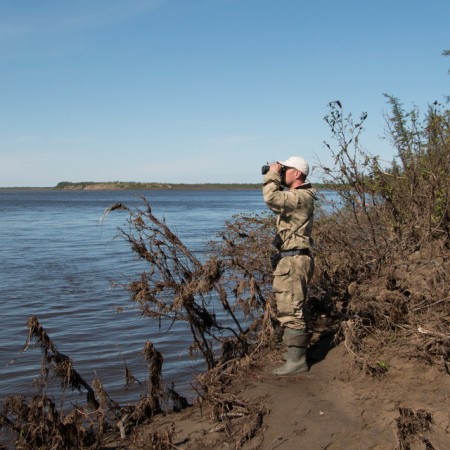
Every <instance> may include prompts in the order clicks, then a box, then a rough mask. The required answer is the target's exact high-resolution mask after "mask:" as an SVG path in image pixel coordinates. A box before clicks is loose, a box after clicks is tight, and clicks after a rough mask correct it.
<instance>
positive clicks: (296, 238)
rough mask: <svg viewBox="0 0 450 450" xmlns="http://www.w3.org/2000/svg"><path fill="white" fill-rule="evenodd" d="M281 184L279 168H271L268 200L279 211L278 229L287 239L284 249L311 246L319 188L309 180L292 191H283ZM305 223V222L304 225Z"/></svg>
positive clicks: (265, 192)
mask: <svg viewBox="0 0 450 450" xmlns="http://www.w3.org/2000/svg"><path fill="white" fill-rule="evenodd" d="M280 185H281V176H280V174H279V173H278V172H274V171H269V172H268V173H267V174H266V175H265V177H264V179H263V195H264V201H265V202H266V204H267V206H268V207H269V208H270V209H271V210H272V211H273V212H274V213H276V214H278V218H277V233H278V235H279V236H280V238H281V241H282V242H283V244H282V246H281V250H292V249H296V248H297V249H299V248H310V247H312V245H313V240H312V239H311V231H312V226H313V221H314V214H313V212H314V201H315V200H317V196H316V191H315V190H314V189H313V188H312V187H311V184H309V183H307V184H303V185H302V187H301V188H297V189H292V190H290V191H281V190H280ZM308 217H309V219H308ZM307 219H308V220H307ZM306 220H307V221H306ZM305 221H306V223H304V222H305ZM302 223H304V224H303V225H302V226H301V227H300V225H301V224H302ZM299 227H300V228H299ZM295 230H296V231H295Z"/></svg>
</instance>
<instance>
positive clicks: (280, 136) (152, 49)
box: [0, 0, 450, 186]
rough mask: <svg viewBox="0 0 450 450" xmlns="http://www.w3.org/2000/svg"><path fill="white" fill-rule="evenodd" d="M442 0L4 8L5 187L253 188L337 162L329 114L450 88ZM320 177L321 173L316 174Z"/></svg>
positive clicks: (368, 139)
mask: <svg viewBox="0 0 450 450" xmlns="http://www.w3.org/2000/svg"><path fill="white" fill-rule="evenodd" d="M449 17H450V2H448V1H441V0H437V1H436V0H426V1H417V0H408V1H406V0H399V1H396V0H389V1H387V0H378V1H372V2H361V1H352V0H342V1H334V0H316V1H304V0H277V1H274V0H126V1H125V0H72V1H70V2H69V1H60V0H52V1H48V0H40V1H36V0H19V1H18V0H0V58H1V70H0V93H1V97H0V98H1V108H0V186H54V185H56V184H57V183H58V182H59V181H74V182H75V181H115V180H121V181H142V182H153V181H155V182H173V183H204V182H218V183H226V182H233V183H246V182H250V183H258V182H260V180H261V176H260V167H261V165H262V164H265V163H266V162H268V161H273V160H277V159H278V160H280V159H286V158H287V157H289V156H291V155H296V154H298V155H301V156H304V157H305V158H306V159H308V161H309V162H310V165H311V166H314V165H315V164H317V161H318V160H319V159H320V160H321V161H322V162H324V163H326V164H327V163H328V161H329V159H330V156H329V153H328V150H327V149H326V148H325V146H324V144H323V141H324V140H329V137H330V132H329V129H328V126H327V125H326V124H325V122H324V121H323V117H324V116H325V115H326V114H327V111H328V109H327V104H328V102H329V101H331V100H336V99H339V100H340V101H341V102H342V104H343V106H344V109H345V111H346V112H352V113H353V114H354V115H355V116H357V115H359V113H360V112H361V111H367V113H368V119H367V121H366V126H365V128H366V132H365V133H364V135H363V138H362V142H363V145H364V146H365V147H366V148H367V150H369V151H370V152H371V153H373V154H379V155H381V157H382V158H384V159H386V160H387V161H391V160H392V158H393V156H394V151H393V150H392V149H391V148H390V147H389V145H388V144H387V142H386V141H385V140H383V139H381V137H382V136H383V135H384V129H385V119H384V117H383V115H384V114H385V113H386V112H388V111H389V107H388V105H387V104H386V101H385V98H384V97H383V93H388V94H392V95H394V96H396V97H398V98H399V99H400V100H401V101H402V103H403V104H404V107H405V109H411V107H412V106H413V105H417V106H419V108H420V109H421V110H422V111H425V110H426V107H427V105H428V104H429V103H432V102H433V101H435V100H438V101H440V102H444V96H445V95H448V94H450V92H449V91H450V89H449V87H450V75H449V74H448V69H449V68H450V57H444V56H442V51H443V50H445V49H449V48H450V26H449ZM310 178H311V180H312V181H318V180H319V178H318V172H317V170H316V171H313V172H312V174H311V177H310Z"/></svg>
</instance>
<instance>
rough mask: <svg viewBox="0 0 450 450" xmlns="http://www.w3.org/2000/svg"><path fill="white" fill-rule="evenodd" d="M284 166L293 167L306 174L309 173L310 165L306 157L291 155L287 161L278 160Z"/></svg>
mask: <svg viewBox="0 0 450 450" xmlns="http://www.w3.org/2000/svg"><path fill="white" fill-rule="evenodd" d="M278 162H279V163H280V164H281V165H282V166H286V167H293V168H294V169H297V170H300V172H301V173H302V174H303V175H305V177H307V176H308V174H309V165H308V163H307V162H306V159H305V158H302V157H301V156H290V157H289V158H288V159H287V160H286V161H278Z"/></svg>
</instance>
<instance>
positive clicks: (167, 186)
mask: <svg viewBox="0 0 450 450" xmlns="http://www.w3.org/2000/svg"><path fill="white" fill-rule="evenodd" d="M313 186H314V187H315V188H316V189H329V188H330V187H331V186H329V185H325V184H320V183H317V184H314V185H313ZM261 188H262V183H198V184H185V183H137V182H121V181H110V182H95V181H83V182H78V183H72V182H68V181H63V182H60V183H58V184H57V185H56V186H53V187H25V186H17V187H0V190H13V189H15V190H32V189H33V190H58V191H101V190H102V191H127V190H128V191H131V190H143V191H144V190H145V191H146V190H259V189H261Z"/></svg>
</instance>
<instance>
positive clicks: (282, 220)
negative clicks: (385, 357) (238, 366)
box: [263, 156, 317, 375]
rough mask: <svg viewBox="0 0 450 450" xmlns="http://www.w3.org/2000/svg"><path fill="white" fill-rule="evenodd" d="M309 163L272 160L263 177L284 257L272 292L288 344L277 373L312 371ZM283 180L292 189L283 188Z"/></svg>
mask: <svg viewBox="0 0 450 450" xmlns="http://www.w3.org/2000/svg"><path fill="white" fill-rule="evenodd" d="M308 174H309V166H308V163H307V162H306V161H305V159H303V158H302V157H300V156H291V157H290V158H288V159H287V160H286V161H284V162H277V163H274V164H271V165H270V169H269V172H268V173H267V174H266V175H265V177H264V180H263V195H264V201H265V202H266V204H267V206H268V207H269V208H270V209H271V210H272V211H273V212H275V213H276V214H278V218H277V237H278V246H277V248H278V249H279V250H280V257H281V259H280V260H279V262H278V263H277V265H276V267H275V269H274V272H273V276H274V279H273V292H274V294H275V299H276V303H277V319H278V321H279V322H280V324H281V326H282V327H283V343H284V345H285V346H286V347H287V352H286V354H285V359H286V363H285V364H284V365H282V366H281V367H279V368H278V369H275V370H274V371H273V374H274V375H294V374H296V373H302V372H307V371H308V370H309V367H308V364H307V362H306V347H307V345H308V343H309V340H310V334H309V333H308V324H307V318H306V317H305V301H306V294H307V286H308V283H309V281H310V280H311V277H312V274H313V272H314V259H313V257H312V254H311V247H312V244H313V241H312V239H311V230H312V226H313V213H314V201H315V200H317V197H316V195H315V190H314V189H313V188H312V187H311V184H310V183H307V182H306V178H307V176H308ZM283 185H284V186H286V187H287V188H289V191H283V190H282V189H283Z"/></svg>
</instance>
